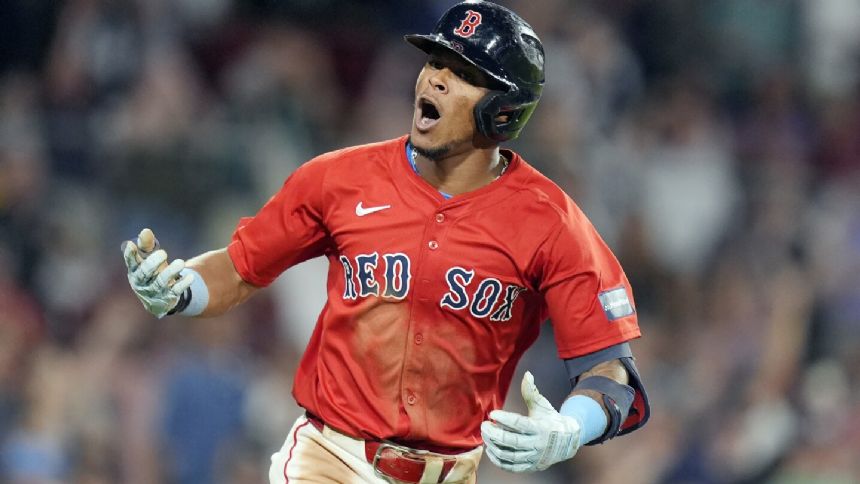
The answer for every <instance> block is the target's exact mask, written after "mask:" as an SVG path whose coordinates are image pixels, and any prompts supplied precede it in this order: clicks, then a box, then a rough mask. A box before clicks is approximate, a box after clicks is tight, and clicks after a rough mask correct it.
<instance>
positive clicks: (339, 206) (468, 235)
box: [228, 137, 640, 449]
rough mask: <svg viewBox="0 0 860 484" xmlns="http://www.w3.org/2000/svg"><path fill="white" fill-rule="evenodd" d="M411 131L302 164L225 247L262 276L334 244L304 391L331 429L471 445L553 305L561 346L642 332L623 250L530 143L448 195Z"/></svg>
mask: <svg viewBox="0 0 860 484" xmlns="http://www.w3.org/2000/svg"><path fill="white" fill-rule="evenodd" d="M405 146H406V137H402V138H398V139H395V140H391V141H386V142H382V143H376V144H370V145H365V146H358V147H353V148H348V149H343V150H340V151H335V152H332V153H327V154H324V155H321V156H319V157H317V158H315V159H313V160H311V161H309V162H307V163H306V164H304V165H302V166H301V167H300V168H298V169H297V170H296V171H295V172H294V173H293V174H292V175H291V176H290V177H289V178H288V179H287V181H286V182H285V183H284V185H283V188H282V189H281V190H280V191H279V192H278V193H277V194H275V195H274V196H273V197H272V198H271V199H270V200H269V201H268V202H267V203H266V204H265V206H264V207H263V208H262V209H261V210H260V212H259V213H257V215H256V216H254V217H253V218H248V219H243V220H242V221H241V222H240V224H239V226H238V228H237V229H236V232H235V233H234V235H233V240H232V241H231V243H230V245H229V247H228V251H229V254H230V257H231V258H232V260H233V263H234V265H235V267H236V270H237V271H238V273H239V274H240V275H241V277H242V278H243V279H244V280H245V281H247V282H249V283H250V284H253V285H255V286H261V287H262V286H266V285H268V284H270V283H271V282H272V281H273V280H274V279H275V278H277V277H278V275H279V274H281V273H282V272H283V271H285V270H286V269H287V268H289V267H290V266H292V265H294V264H297V263H299V262H302V261H304V260H307V259H310V258H313V257H317V256H321V255H325V256H326V257H328V259H329V270H328V288H327V290H328V300H327V303H326V305H325V307H324V308H323V310H322V312H321V313H320V315H319V318H318V320H317V324H316V328H315V330H314V332H313V335H312V336H311V340H310V342H309V344H308V347H307V349H306V351H305V353H304V355H303V357H302V360H301V364H300V366H299V369H298V373H297V375H296V379H295V385H294V388H293V395H294V396H295V398H296V400H297V401H298V403H299V405H301V406H302V407H304V408H305V409H307V410H308V411H309V412H311V413H313V414H315V415H317V416H319V417H320V418H322V419H323V420H324V421H326V422H327V423H328V424H329V425H330V426H332V427H333V428H336V429H339V430H341V431H343V432H345V433H347V434H351V435H353V436H357V437H361V438H372V439H393V440H397V441H399V442H401V443H405V444H407V445H412V446H413V447H418V448H433V447H447V448H454V449H457V448H472V447H475V446H477V445H480V444H481V435H480V424H481V421H483V420H485V419H486V418H487V414H488V413H489V412H490V411H491V410H494V409H497V408H500V407H501V406H502V404H503V403H504V401H505V395H506V394H507V392H508V388H509V386H510V384H511V379H512V376H513V373H514V368H515V367H516V364H517V362H518V361H519V359H520V357H521V356H522V354H523V352H524V351H525V350H526V349H527V348H528V347H529V346H530V345H531V344H532V343H533V342H534V341H535V339H536V337H537V335H538V331H539V328H540V324H541V322H542V321H544V320H546V319H547V318H550V319H551V321H552V323H553V327H554V333H555V339H556V343H557V347H558V353H559V356H560V357H562V358H572V357H576V356H581V355H585V354H588V353H591V352H594V351H597V350H600V349H603V348H606V347H608V346H611V345H614V344H617V343H621V342H624V341H627V340H630V339H632V338H636V337H638V336H639V334H640V333H639V327H638V324H637V320H636V314H635V311H634V309H633V296H632V293H631V291H630V286H629V283H628V281H627V278H626V276H625V275H624V272H623V271H622V269H621V266H620V265H619V263H618V261H617V260H616V258H615V256H614V255H613V254H612V252H611V251H610V250H609V248H608V247H607V246H606V244H605V243H604V242H603V240H602V239H601V238H600V236H599V235H598V234H597V232H596V231H595V229H594V227H593V226H592V225H591V223H590V222H589V221H588V219H587V218H586V217H585V215H584V214H583V213H582V211H581V210H580V209H579V208H578V207H577V206H576V204H575V203H574V202H573V201H572V200H571V199H570V198H569V197H568V196H567V195H566V194H565V193H564V192H563V191H562V190H561V189H560V188H559V187H558V186H556V185H555V184H554V183H553V182H552V181H550V180H549V179H547V178H546V177H544V176H543V175H541V174H540V173H539V172H537V171H536V170H535V169H534V168H532V167H531V166H530V165H528V164H527V163H526V162H525V161H524V160H523V159H522V158H521V157H520V156H519V155H517V154H515V153H513V152H510V151H505V154H506V156H507V157H508V159H510V164H509V166H508V169H507V170H506V171H505V173H504V174H503V175H502V176H501V177H500V178H499V179H497V180H495V181H494V182H492V183H490V184H488V185H486V186H484V187H482V188H480V189H478V190H475V191H473V192H469V193H466V194H462V195H458V196H455V197H453V198H450V199H445V197H443V196H442V194H440V193H439V192H438V191H437V190H436V189H435V188H434V187H433V186H431V185H430V184H428V183H427V182H426V181H425V180H424V179H423V178H421V177H420V176H419V175H418V174H417V173H415V171H414V170H413V168H412V166H411V164H410V161H409V159H408V158H407V156H406V150H405Z"/></svg>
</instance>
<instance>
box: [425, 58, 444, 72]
mask: <svg viewBox="0 0 860 484" xmlns="http://www.w3.org/2000/svg"><path fill="white" fill-rule="evenodd" d="M427 65H428V66H430V67H432V68H433V69H436V70H439V69H441V68H442V63H441V62H439V61H438V60H437V59H430V60H428V61H427Z"/></svg>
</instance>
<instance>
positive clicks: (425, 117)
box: [415, 97, 442, 131]
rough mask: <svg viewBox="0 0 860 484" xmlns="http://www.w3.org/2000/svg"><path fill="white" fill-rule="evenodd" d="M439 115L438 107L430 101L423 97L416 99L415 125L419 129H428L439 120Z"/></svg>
mask: <svg viewBox="0 0 860 484" xmlns="http://www.w3.org/2000/svg"><path fill="white" fill-rule="evenodd" d="M441 117H442V115H441V114H439V108H437V107H436V105H435V104H433V102H432V101H430V100H429V99H427V98H423V97H422V98H420V99H418V121H417V122H416V123H415V125H416V126H417V127H418V130H419V131H428V130H430V128H432V127H433V126H435V125H436V123H438V122H439V119H440V118H441Z"/></svg>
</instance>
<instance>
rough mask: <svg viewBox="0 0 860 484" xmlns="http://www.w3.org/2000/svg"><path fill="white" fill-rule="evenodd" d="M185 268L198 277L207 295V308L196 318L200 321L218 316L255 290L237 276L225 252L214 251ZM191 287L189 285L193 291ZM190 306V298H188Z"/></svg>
mask: <svg viewBox="0 0 860 484" xmlns="http://www.w3.org/2000/svg"><path fill="white" fill-rule="evenodd" d="M185 266H186V267H187V268H188V269H191V270H193V271H195V272H197V274H199V276H200V279H201V282H202V283H203V284H205V285H206V288H207V290H208V293H209V298H208V304H207V305H206V307H205V308H203V311H202V312H201V313H200V314H199V316H202V317H208V316H218V315H221V314H224V313H226V312H227V311H229V310H230V309H232V308H233V307H234V306H236V305H238V304H241V303H243V302H245V301H247V300H248V298H249V297H251V295H252V294H254V293H255V292H257V290H259V288H258V287H256V286H253V285H251V284H248V283H247V282H245V281H244V280H242V278H241V277H240V276H239V273H238V272H237V271H236V267H234V266H233V261H232V260H231V259H230V255H229V254H228V253H227V249H226V248H225V249H218V250H213V251H210V252H206V253H205V254H201V255H198V256H197V257H195V258H193V259H191V260H189V261H188V262H187V263H186V264H185ZM194 286H195V284H194V283H192V284H191V288H192V291H193V288H194ZM191 299H192V302H193V299H194V296H193V294H192V296H191Z"/></svg>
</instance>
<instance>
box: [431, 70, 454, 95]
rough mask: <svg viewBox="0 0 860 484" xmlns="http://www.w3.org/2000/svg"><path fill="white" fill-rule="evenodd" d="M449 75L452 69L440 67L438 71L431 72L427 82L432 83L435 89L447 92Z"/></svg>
mask: <svg viewBox="0 0 860 484" xmlns="http://www.w3.org/2000/svg"><path fill="white" fill-rule="evenodd" d="M449 75H451V71H449V70H448V69H439V70H437V71H436V72H434V73H432V74H430V76H429V77H428V78H427V82H428V83H429V84H430V86H431V87H432V88H433V90H434V91H436V92H440V93H443V94H445V93H447V92H448V82H447V77H448V76H449Z"/></svg>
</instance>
